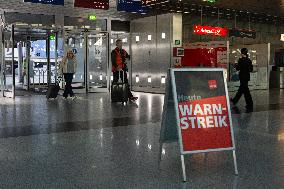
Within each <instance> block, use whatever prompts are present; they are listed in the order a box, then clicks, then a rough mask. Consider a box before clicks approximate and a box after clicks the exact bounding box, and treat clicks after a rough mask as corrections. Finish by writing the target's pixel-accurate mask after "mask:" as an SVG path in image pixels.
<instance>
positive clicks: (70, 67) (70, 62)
mask: <svg viewBox="0 0 284 189" xmlns="http://www.w3.org/2000/svg"><path fill="white" fill-rule="evenodd" d="M76 69H77V60H76V56H75V55H74V53H73V51H72V50H69V51H68V52H67V55H66V56H65V57H64V58H63V59H62V62H61V65H60V70H61V71H62V73H63V75H64V80H65V83H66V84H65V89H64V93H63V97H64V98H67V97H68V95H70V97H74V93H73V90H72V85H71V84H72V80H73V76H74V74H75V73H76Z"/></svg>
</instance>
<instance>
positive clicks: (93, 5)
mask: <svg viewBox="0 0 284 189" xmlns="http://www.w3.org/2000/svg"><path fill="white" fill-rule="evenodd" d="M74 7H82V8H90V9H105V10H108V9H109V0H75V1H74Z"/></svg>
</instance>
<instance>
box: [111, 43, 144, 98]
mask: <svg viewBox="0 0 284 189" xmlns="http://www.w3.org/2000/svg"><path fill="white" fill-rule="evenodd" d="M126 58H128V59H129V58H130V56H129V55H128V53H127V52H126V51H125V50H124V49H122V40H121V39H117V40H116V48H115V49H114V50H113V51H112V52H111V62H112V72H113V84H112V93H111V95H112V97H111V98H112V101H113V102H115V101H119V99H118V98H115V97H114V96H115V95H117V96H121V95H120V94H119V93H121V94H123V92H116V91H117V90H116V89H119V88H121V87H119V86H118V85H117V84H118V81H119V78H120V79H121V81H122V83H123V84H124V85H123V87H122V88H121V89H123V90H126V91H127V96H128V99H129V100H131V101H135V100H137V99H138V97H134V96H133V94H132V93H131V91H130V87H129V84H128V79H127V73H126V72H127V71H128V70H127V65H126V63H125V61H126ZM121 86H122V85H121ZM115 88H116V89H115ZM113 95H114V96H113ZM114 99H117V100H114ZM121 102H125V101H124V99H122V100H121Z"/></svg>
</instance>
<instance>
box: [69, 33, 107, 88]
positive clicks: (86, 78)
mask: <svg viewBox="0 0 284 189" xmlns="http://www.w3.org/2000/svg"><path fill="white" fill-rule="evenodd" d="M100 33H106V38H107V46H106V50H107V52H106V57H107V58H106V64H107V71H106V75H107V88H95V89H92V90H90V87H89V86H90V84H89V82H90V77H89V75H90V70H89V62H88V56H89V48H88V43H89V35H97V34H100ZM70 34H71V35H72V34H73V35H75V36H79V35H83V38H84V46H83V48H84V54H85V55H84V88H85V89H84V91H85V93H107V92H109V90H110V83H111V81H110V79H111V74H110V73H111V66H110V64H109V62H110V61H109V60H110V57H109V54H110V53H109V48H110V46H109V44H110V37H109V33H108V32H106V31H100V32H98V31H96V30H91V29H90V30H88V29H84V31H82V30H72V32H70ZM65 38H69V36H68V35H64V42H66V39H65ZM64 50H65V49H64ZM64 54H66V52H64Z"/></svg>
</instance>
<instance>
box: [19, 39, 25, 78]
mask: <svg viewBox="0 0 284 189" xmlns="http://www.w3.org/2000/svg"><path fill="white" fill-rule="evenodd" d="M17 49H18V82H19V83H23V82H24V77H23V75H24V74H23V70H24V68H23V43H22V42H19V43H17Z"/></svg>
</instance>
